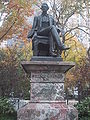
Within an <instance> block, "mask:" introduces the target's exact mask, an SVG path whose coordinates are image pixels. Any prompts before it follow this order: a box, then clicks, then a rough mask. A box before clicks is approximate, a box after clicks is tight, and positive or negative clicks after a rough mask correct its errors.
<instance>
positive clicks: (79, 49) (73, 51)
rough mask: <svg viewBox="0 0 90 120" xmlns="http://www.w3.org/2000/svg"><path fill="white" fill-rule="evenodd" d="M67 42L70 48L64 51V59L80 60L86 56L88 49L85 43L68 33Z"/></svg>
mask: <svg viewBox="0 0 90 120" xmlns="http://www.w3.org/2000/svg"><path fill="white" fill-rule="evenodd" d="M65 40H66V41H65V44H66V45H67V46H69V47H70V50H68V51H66V52H64V53H63V55H62V56H63V58H64V60H67V61H75V62H76V63H78V64H79V62H80V61H81V60H82V59H83V58H84V57H85V56H86V49H85V48H84V46H83V44H82V43H81V42H80V41H79V40H78V39H77V38H76V37H72V35H71V34H68V35H66V37H65Z"/></svg>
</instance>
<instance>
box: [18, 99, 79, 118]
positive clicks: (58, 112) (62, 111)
mask: <svg viewBox="0 0 90 120" xmlns="http://www.w3.org/2000/svg"><path fill="white" fill-rule="evenodd" d="M18 120H78V113H77V110H76V109H75V108H74V107H73V106H67V105H66V104H65V103H63V102H61V103H60V102H49V101H48V102H47V103H46V102H45V103H44V102H43V103H28V104H27V105H26V106H25V107H23V108H22V109H21V110H19V111H18Z"/></svg>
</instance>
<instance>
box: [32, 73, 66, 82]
mask: <svg viewBox="0 0 90 120" xmlns="http://www.w3.org/2000/svg"><path fill="white" fill-rule="evenodd" d="M64 79H65V75H64V74H63V73H60V72H55V71H49V72H48V71H36V72H31V82H36V83H38V82H45V83H46V82H48V83H49V82H50V83H51V82H52V83H53V82H55V83H56V82H58V83H61V82H62V83H63V82H64Z"/></svg>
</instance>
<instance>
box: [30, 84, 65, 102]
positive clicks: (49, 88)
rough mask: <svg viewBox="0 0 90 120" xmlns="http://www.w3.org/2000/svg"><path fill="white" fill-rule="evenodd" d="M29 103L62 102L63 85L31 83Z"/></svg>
mask: <svg viewBox="0 0 90 120" xmlns="http://www.w3.org/2000/svg"><path fill="white" fill-rule="evenodd" d="M31 88H32V89H31V101H45V100H49V101H50V100H51V101H53V100H54V101H55V100H61V101H62V100H64V83H31Z"/></svg>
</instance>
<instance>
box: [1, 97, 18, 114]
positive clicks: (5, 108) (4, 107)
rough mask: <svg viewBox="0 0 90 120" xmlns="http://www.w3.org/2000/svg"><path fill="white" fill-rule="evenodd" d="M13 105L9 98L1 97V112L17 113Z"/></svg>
mask: <svg viewBox="0 0 90 120" xmlns="http://www.w3.org/2000/svg"><path fill="white" fill-rule="evenodd" d="M15 113H16V112H15V110H14V108H13V106H12V105H11V104H10V103H9V101H8V99H7V98H0V114H1V115H2V114H5V115H9V114H15Z"/></svg>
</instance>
